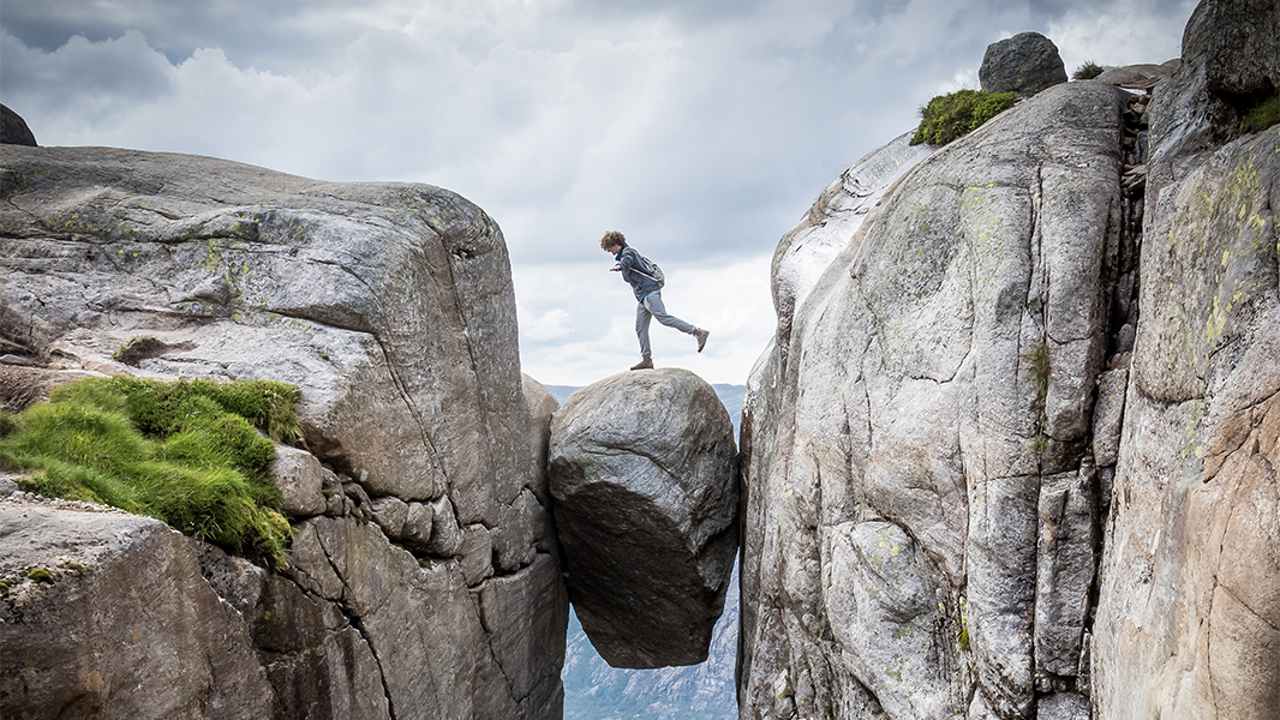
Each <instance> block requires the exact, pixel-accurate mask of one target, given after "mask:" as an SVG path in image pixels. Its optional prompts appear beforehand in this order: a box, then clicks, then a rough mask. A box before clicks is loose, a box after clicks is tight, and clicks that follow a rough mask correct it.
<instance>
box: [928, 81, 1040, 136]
mask: <svg viewBox="0 0 1280 720" xmlns="http://www.w3.org/2000/svg"><path fill="white" fill-rule="evenodd" d="M1017 101H1018V94H1017V93H1012V92H1005V93H986V92H981V91H979V90H959V91H957V92H953V93H951V94H950V95H939V96H937V97H935V98H934V99H932V100H930V101H929V104H928V105H926V106H925V107H924V109H922V110H921V111H920V126H919V127H918V128H916V134H915V136H914V137H912V138H911V144H912V145H919V144H920V143H928V144H930V145H946V144H947V143H949V142H951V141H952V140H955V139H957V138H961V137H964V136H965V135H968V134H969V133H971V132H973V131H974V130H977V129H978V128H979V127H980V126H981V125H982V124H983V123H985V122H986V121H988V120H990V119H991V118H993V117H995V116H996V115H999V114H1000V113H1002V112H1004V111H1005V110H1008V109H1009V108H1010V107H1013V104H1014V103H1016V102H1017Z"/></svg>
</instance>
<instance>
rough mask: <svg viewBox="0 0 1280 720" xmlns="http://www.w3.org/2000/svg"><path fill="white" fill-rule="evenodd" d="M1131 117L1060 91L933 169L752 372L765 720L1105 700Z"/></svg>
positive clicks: (751, 507) (957, 148) (749, 482)
mask: <svg viewBox="0 0 1280 720" xmlns="http://www.w3.org/2000/svg"><path fill="white" fill-rule="evenodd" d="M1128 102H1129V101H1128V99H1127V95H1126V94H1125V93H1123V91H1120V90H1118V89H1116V88H1114V87H1112V86H1109V85H1104V84H1102V83H1076V84H1070V85H1065V84H1064V85H1060V86H1057V87H1053V88H1050V89H1048V90H1046V91H1044V92H1041V93H1040V94H1038V95H1037V96H1035V97H1034V98H1031V99H1029V100H1027V101H1026V102H1024V103H1022V104H1020V105H1018V106H1016V107H1014V108H1013V109H1011V110H1009V111H1008V112H1006V113H1005V114H1002V115H1001V116H999V117H997V118H996V119H995V120H993V121H990V122H989V123H988V124H987V125H985V126H984V127H982V128H980V129H979V130H977V131H975V132H974V133H972V134H970V135H968V136H966V137H964V138H962V139H961V140H959V141H957V142H955V143H953V144H951V145H949V146H947V147H945V148H943V149H941V150H938V151H937V152H936V153H935V154H933V155H932V156H930V157H928V158H927V159H925V160H923V161H922V162H920V163H919V164H918V165H916V166H915V167H914V168H913V169H911V170H910V171H909V172H908V173H907V174H906V176H905V177H903V178H902V179H901V180H899V181H898V183H897V185H896V186H895V187H894V188H893V189H892V190H890V191H889V192H888V193H887V194H886V196H885V197H884V199H883V200H882V201H881V206H880V208H879V209H878V210H877V212H876V213H875V214H874V215H873V216H872V217H870V218H868V219H867V220H865V221H864V222H863V224H862V227H861V229H860V230H859V231H858V232H857V233H856V234H855V235H854V236H853V238H851V241H850V242H849V243H848V244H847V245H846V246H845V247H844V249H843V250H842V251H841V253H840V254H839V255H837V256H836V257H835V259H834V260H833V261H832V262H831V263H830V265H829V266H828V267H827V269H826V271H825V273H824V274H823V275H822V277H821V279H820V280H819V281H818V282H817V284H816V285H815V287H814V288H813V290H812V292H810V294H809V295H808V298H807V299H806V300H805V301H804V302H803V304H801V305H800V306H799V307H798V308H797V309H796V311H795V319H794V321H793V323H792V327H791V332H790V337H789V338H787V339H786V340H785V342H786V350H785V351H784V350H783V349H782V347H781V344H782V343H783V342H784V339H783V338H781V337H780V338H779V339H778V342H779V347H777V348H776V349H774V350H773V351H772V352H771V353H770V354H769V355H767V356H766V357H765V358H764V359H763V360H762V362H761V364H760V365H759V366H758V367H757V369H756V371H755V372H754V373H753V377H752V380H751V384H750V385H749V387H748V393H749V399H748V402H747V405H746V413H745V416H744V432H743V452H744V456H745V460H744V492H745V494H746V502H745V506H744V507H745V517H744V528H745V537H744V557H743V567H742V593H743V624H742V629H743V636H742V640H741V645H740V651H741V655H740V660H741V672H740V674H739V683H740V693H741V694H740V698H741V702H742V706H743V708H744V711H743V717H749V718H757V717H758V718H765V717H779V718H790V717H800V718H825V717H849V718H856V717H888V718H903V719H907V718H923V717H928V718H962V717H967V718H987V717H999V718H1017V717H1030V716H1032V714H1033V713H1034V712H1035V709H1036V707H1037V706H1038V705H1040V704H1041V703H1042V701H1045V698H1046V697H1047V696H1048V694H1050V693H1057V694H1061V695H1070V696H1075V699H1074V700H1073V699H1071V698H1069V697H1062V698H1057V699H1055V700H1053V701H1052V702H1051V703H1050V704H1051V706H1052V707H1059V706H1061V707H1069V706H1073V703H1075V704H1078V703H1077V701H1084V702H1086V703H1087V700H1086V699H1085V698H1084V697H1083V696H1081V695H1080V694H1079V690H1080V687H1081V679H1080V675H1081V672H1080V666H1081V660H1082V658H1084V657H1086V655H1085V637H1084V636H1085V632H1084V631H1085V627H1086V622H1087V618H1088V614H1089V611H1090V601H1089V597H1090V595H1089V591H1090V588H1091V586H1092V584H1093V579H1094V571H1095V566H1096V562H1095V561H1094V553H1095V551H1096V539H1097V537H1098V535H1099V533H1100V529H1099V524H1098V516H1097V513H1096V511H1095V506H1096V502H1097V495H1098V486H1099V480H1098V470H1097V468H1096V464H1095V462H1094V461H1093V459H1092V457H1091V452H1090V449H1091V446H1092V442H1091V441H1092V437H1091V433H1092V427H1093V424H1094V421H1093V403H1094V395H1095V387H1096V385H1097V382H1098V380H1099V378H1100V376H1101V374H1102V373H1103V371H1104V370H1105V369H1106V367H1107V360H1108V355H1109V353H1110V350H1111V348H1110V347H1109V344H1110V338H1111V335H1112V332H1113V330H1114V328H1113V327H1112V326H1113V317H1112V313H1111V306H1112V303H1113V295H1114V288H1115V286H1116V284H1117V278H1118V277H1119V276H1120V275H1121V274H1122V273H1121V270H1122V257H1121V255H1122V252H1121V249H1122V247H1124V243H1123V239H1122V237H1121V236H1122V232H1121V228H1122V225H1123V223H1122V218H1123V215H1124V201H1123V198H1122V192H1121V187H1120V184H1119V182H1118V178H1119V177H1120V176H1121V172H1122V169H1123V165H1124V161H1125V158H1124V157H1123V155H1122V147H1123V137H1124V111H1125V110H1126V108H1127V107H1128ZM780 327H781V323H780ZM1086 664H1087V663H1086Z"/></svg>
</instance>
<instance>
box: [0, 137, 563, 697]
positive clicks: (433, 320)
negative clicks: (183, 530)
mask: <svg viewBox="0 0 1280 720" xmlns="http://www.w3.org/2000/svg"><path fill="white" fill-rule="evenodd" d="M0 200H2V201H3V202H0V355H10V356H16V357H17V358H21V359H22V360H24V361H25V362H28V363H33V364H36V365H39V366H44V367H46V368H49V369H54V370H56V369H74V370H77V371H80V372H81V373H82V374H83V372H84V371H89V372H97V373H105V374H131V375H137V376H142V377H155V378H160V379H175V378H214V379H227V380H230V379H241V378H265V379H272V380H280V381H285V382H290V383H294V384H296V385H298V386H300V387H301V388H302V400H301V403H300V405H299V407H298V412H299V417H300V420H301V423H302V426H303V431H304V435H305V440H304V443H303V444H304V445H305V446H306V448H307V450H309V451H310V453H312V454H313V455H314V457H311V456H309V455H306V454H305V453H304V454H303V455H304V457H303V458H302V459H301V460H298V459H297V458H294V459H293V461H294V463H295V465H298V464H300V466H302V467H304V468H305V469H306V471H307V472H311V473H313V474H316V475H317V476H318V478H319V479H318V480H315V481H314V482H311V484H310V485H309V486H308V487H312V490H313V491H314V490H315V489H316V487H319V488H322V492H321V496H320V497H319V498H314V497H313V498H311V499H312V500H314V501H315V502H309V503H300V504H298V505H297V506H296V507H293V508H292V510H291V518H290V520H291V524H292V526H293V534H294V544H293V552H292V554H291V557H290V567H289V568H288V569H286V570H284V571H281V572H279V573H274V572H270V571H268V570H266V569H263V568H260V567H257V566H255V565H252V564H251V563H249V562H248V561H246V560H243V559H240V558H235V557H229V556H226V555H224V554H222V553H221V552H220V551H218V550H216V549H213V548H210V547H207V546H203V545H202V544H200V543H191V544H190V547H188V546H187V544H185V543H178V544H177V545H175V544H174V543H173V542H171V541H168V540H163V535H164V534H163V533H162V532H160V530H163V528H161V529H160V530H157V529H153V528H151V526H150V525H146V528H145V529H146V534H147V537H155V538H157V539H156V540H154V541H149V542H150V545H154V546H155V547H156V548H159V550H158V552H161V555H162V557H163V558H164V559H165V563H158V564H154V565H151V564H147V562H148V561H147V560H145V559H143V560H142V561H140V562H141V563H142V564H144V565H146V572H147V573H153V574H154V573H162V572H163V571H164V568H166V567H170V566H172V567H175V568H179V569H180V570H181V572H182V573H184V575H182V577H180V578H164V577H160V578H156V577H151V576H149V578H150V581H154V584H155V586H156V587H160V588H163V587H170V586H173V587H177V586H178V585H182V584H183V583H186V584H188V585H190V584H192V583H194V585H195V586H198V587H196V588H195V589H193V590H191V592H193V593H195V596H198V597H199V598H204V599H200V600H199V602H196V601H195V600H193V601H192V606H193V607H194V608H195V609H194V610H193V611H192V612H191V613H188V615H189V617H188V616H184V617H185V618H186V619H185V620H183V621H182V622H180V623H177V624H176V625H175V624H174V623H171V622H167V621H165V620H163V617H162V615H161V614H160V613H158V612H155V611H153V608H152V607H151V606H150V605H149V604H148V603H147V602H146V601H145V599H143V598H141V597H139V598H138V599H137V600H138V601H137V602H135V603H133V609H132V611H131V612H132V614H130V611H129V609H128V608H122V609H119V608H118V612H120V613H123V614H122V615H121V617H120V620H119V623H117V627H128V628H132V632H133V634H132V635H129V637H126V638H125V640H124V644H125V645H128V644H129V640H130V638H135V639H133V640H132V642H134V643H135V644H136V643H138V642H142V641H143V639H144V638H145V637H146V636H147V635H148V634H149V633H153V632H160V631H162V630H163V631H164V632H168V633H170V634H173V635H174V640H173V643H172V644H173V645H174V646H175V647H178V646H180V647H185V648H188V649H192V648H194V649H192V650H191V652H190V653H188V654H189V655H190V656H191V657H193V658H200V657H203V658H204V660H203V661H201V662H196V663H195V665H197V666H199V668H200V669H202V672H203V671H208V672H205V675H207V676H209V677H211V678H214V679H215V680H217V678H222V680H217V681H216V682H212V681H211V682H212V684H210V683H204V684H201V683H199V682H191V683H187V684H186V686H184V687H187V688H188V690H187V691H186V692H187V693H188V695H187V696H174V697H173V698H172V702H171V703H170V704H168V705H166V706H165V708H164V709H163V710H158V711H157V712H161V714H158V715H155V717H161V716H163V717H217V716H221V715H219V713H223V714H225V713H226V711H227V709H228V708H231V709H234V708H236V707H242V708H243V707H250V706H251V705H252V706H253V707H257V706H258V705H262V706H264V707H269V708H270V712H271V713H272V714H274V715H276V716H282V717H308V718H328V717H345V716H349V715H350V714H351V713H356V715H358V716H360V717H387V718H396V719H397V720H403V719H404V718H436V717H441V718H443V717H448V718H490V717H503V718H558V717H560V712H561V702H562V700H561V698H562V690H561V685H560V678H559V674H560V667H561V664H562V662H563V650H564V628H565V625H566V623H567V613H568V605H567V600H566V595H565V591H564V587H563V584H562V581H561V572H560V566H559V560H558V555H557V551H556V548H555V539H554V533H553V532H551V531H550V515H549V511H548V510H547V507H548V505H549V496H548V494H547V490H546V478H545V474H544V473H542V472H540V470H539V467H540V460H539V458H538V457H537V456H538V453H539V450H540V447H541V446H542V445H543V443H545V427H546V425H547V423H548V422H549V414H550V413H549V412H548V411H547V409H546V408H545V407H543V406H542V404H541V403H539V402H538V400H539V399H540V398H539V397H538V396H537V393H536V392H531V391H527V390H525V389H522V376H521V374H520V367H519V358H518V351H517V332H516V313H515V300H514V294H513V290H512V285H511V273H510V266H509V261H508V258H507V253H506V247H505V243H504V241H503V238H502V233H501V231H500V230H499V228H498V226H497V224H496V223H494V222H493V220H491V219H490V218H489V217H488V216H487V215H486V214H485V213H484V212H483V211H482V210H481V209H480V208H478V207H476V206H475V205H473V204H471V203H470V202H468V201H467V200H465V199H463V198H461V197H459V196H458V195H456V194H454V193H451V192H449V191H446V190H442V189H439V188H435V187H431V186H427V185H420V184H406V183H342V184H337V183H322V182H316V181H312V180H307V179H304V178H299V177H295V176H290V175H285V174H281V173H275V172H271V171H268V170H264V169H261V168H257V167H251V166H247V165H242V164H237V163H232V162H227V161H221V160H215V159H211V158H203V157H194V156H184V155H171V154H157V153H144V152H135V151H126V150H115V149H105V148H35V147H19V146H12V145H5V146H2V147H0ZM139 340H142V342H138V341H139ZM130 343H133V344H132V345H131V344H130ZM126 346H129V347H131V348H133V349H134V351H132V352H126V353H121V352H119V351H120V350H121V349H122V348H124V347H126ZM544 392H545V391H544ZM526 395H529V397H530V399H526ZM531 408H537V409H536V410H535V409H531ZM6 502H8V503H9V509H11V510H14V512H7V513H5V514H4V516H3V518H0V536H3V537H7V538H13V537H19V534H20V533H24V532H27V531H29V530H30V528H27V527H26V524H27V523H28V522H29V521H30V519H31V517H32V515H31V510H30V508H26V507H25V506H24V507H18V505H19V503H17V502H16V501H13V500H10V501H6ZM39 512H40V513H44V514H42V515H41V517H42V518H44V519H43V520H42V522H45V523H52V524H54V525H57V524H58V523H68V524H67V525H66V526H67V527H74V526H76V525H77V523H81V522H82V519H76V517H74V515H75V512H70V513H69V512H68V511H60V512H57V513H54V512H52V511H49V512H46V511H45V510H40V511H39ZM117 524H119V522H117V521H112V522H108V523H106V524H105V525H104V527H106V526H110V527H115V525H117ZM56 532H57V531H56V530H55V533H56ZM116 539H117V540H118V538H116ZM6 542H7V541H6ZM86 542H87V543H88V544H89V546H93V547H96V545H95V543H97V542H98V541H97V540H93V539H92V538H91V539H89V540H87V541H86ZM101 542H102V543H106V544H110V542H115V540H112V539H111V538H103V539H102V540H101ZM138 544H139V543H127V546H128V547H129V548H132V549H130V550H129V552H134V550H135V549H137V548H136V547H135V546H137V545H138ZM144 544H145V543H144ZM122 547H124V546H123V545H122ZM141 550H146V548H141ZM59 552H60V553H61V555H67V556H68V558H70V556H71V555H74V554H76V553H77V552H79V553H81V554H84V553H88V552H89V550H85V549H84V548H79V549H76V548H72V547H71V546H67V548H64V549H63V550H60V551H59ZM93 553H98V551H97V550H94V551H93ZM93 553H90V554H93ZM61 555H59V554H58V553H54V554H53V555H51V556H50V557H49V558H46V560H47V561H48V562H47V563H45V564H46V565H49V566H50V567H51V568H52V572H51V575H52V577H51V578H49V580H48V581H46V582H40V583H37V584H38V585H40V587H36V585H33V584H32V581H31V580H30V579H28V580H24V581H23V587H24V588H25V590H24V591H23V592H24V593H26V594H25V595H23V596H22V597H24V598H27V599H31V598H36V597H37V596H38V597H45V598H55V597H62V598H71V600H68V601H67V603H64V604H63V605H64V606H65V607H66V608H67V610H68V612H67V614H66V615H65V617H66V618H67V620H68V621H69V622H71V623H73V626H71V627H64V628H60V631H61V632H62V635H63V637H64V638H65V637H71V638H81V639H82V643H81V646H78V647H77V646H76V644H75V643H70V642H68V643H64V645H67V646H68V652H70V653H72V654H71V655H68V656H66V657H62V658H59V657H54V656H53V655H41V656H39V658H36V657H35V656H33V655H30V654H24V655H23V656H18V655H17V654H16V653H10V652H9V651H8V649H11V648H13V647H16V646H17V643H19V637H20V633H21V632H22V631H23V623H24V622H27V621H28V620H31V621H34V620H33V619H34V618H40V622H44V623H56V622H58V621H57V619H56V618H53V617H51V616H49V614H48V607H47V606H42V607H41V611H40V612H35V606H34V605H30V604H29V605H27V606H26V607H25V610H23V611H22V612H9V614H8V615H6V616H5V617H4V622H3V623H0V650H3V652H0V657H2V658H3V660H2V661H0V715H3V716H8V715H9V714H13V715H14V716H15V717H17V716H22V715H19V708H20V709H21V711H22V712H23V713H26V714H27V715H30V716H32V717H46V716H47V717H57V716H58V713H59V712H60V711H61V709H62V708H60V707H47V708H45V707H39V706H37V705H35V704H33V701H34V699H36V698H37V697H44V696H50V697H58V693H57V692H51V691H50V689H49V688H47V687H42V683H46V684H47V683H52V682H61V680H58V678H60V677H62V676H61V675H58V674H56V673H50V672H44V670H45V669H46V668H45V666H47V667H49V668H52V667H55V666H57V665H58V664H59V663H64V662H67V663H70V662H75V663H81V665H83V663H87V662H92V663H98V665H99V666H100V667H93V668H90V667H88V665H83V667H80V666H76V667H78V670H77V672H79V670H84V671H85V672H83V673H79V674H76V675H75V679H76V682H80V681H81V680H84V678H88V679H89V680H86V681H84V682H80V685H79V686H78V688H77V690H76V693H74V695H75V697H76V698H78V699H76V702H79V703H81V704H80V705H78V706H77V707H86V708H99V709H98V710H95V711H94V712H98V713H106V715H102V716H107V715H110V714H111V713H112V710H111V708H113V707H114V708H116V709H120V708H135V707H140V705H139V704H138V703H137V702H136V701H137V698H138V697H140V696H144V695H149V694H150V695H155V694H160V691H161V690H162V689H163V691H164V692H167V693H171V694H172V693H173V692H174V691H172V687H173V686H174V683H173V679H174V678H175V677H191V676H192V673H194V672H195V671H194V670H193V669H192V668H190V667H185V666H183V665H181V662H182V661H181V660H180V659H179V655H176V654H175V655H172V656H171V659H170V660H169V661H168V662H169V665H165V664H164V661H159V660H157V661H155V662H160V663H161V665H160V666H159V668H156V667H152V665H154V663H152V664H144V663H140V664H136V665H133V664H131V663H130V662H129V661H128V660H127V656H125V655H118V656H115V655H113V653H115V652H116V651H115V650H113V649H112V648H113V647H115V646H113V645H112V643H107V644H106V645H104V646H103V647H104V648H105V650H101V651H99V650H96V649H93V648H89V646H90V645H92V644H93V643H95V642H98V641H99V640H102V638H95V637H94V634H93V633H94V628H95V627H97V626H96V625H93V624H92V623H82V624H80V625H74V623H75V618H76V617H77V616H78V615H77V613H80V614H84V612H85V610H84V608H83V607H79V609H77V607H78V606H77V605H76V603H84V602H87V598H88V597H90V595H86V594H85V593H86V592H89V591H88V590H86V589H85V588H77V587H76V585H77V583H81V582H94V583H100V582H103V581H104V580H103V577H104V574H107V573H108V569H109V568H110V567H113V566H114V565H113V563H114V562H116V561H115V560H111V559H103V558H99V555H101V553H98V554H95V555H94V557H95V558H99V559H98V560H94V561H93V562H86V561H84V560H83V559H82V560H76V559H74V558H71V559H69V560H65V561H60V560H59V558H60V557H61ZM55 556H56V557H55ZM144 557H151V556H150V555H146V556H144ZM22 562H24V561H23V560H22V559H21V558H18V559H14V563H17V564H22ZM59 562H61V565H65V566H66V567H63V568H62V569H61V570H59V567H60V566H59ZM193 562H194V563H197V564H198V566H199V568H200V571H201V572H200V574H199V575H198V576H197V577H195V578H191V577H188V576H187V574H186V573H188V572H189V569H190V567H191V566H192V565H191V564H192V563H193ZM29 564H32V565H33V566H34V565H35V564H38V563H34V562H33V563H29ZM137 565H138V563H128V562H126V563H123V566H127V567H134V568H136V567H137ZM68 568H70V570H68ZM15 588H16V586H15ZM124 590H128V592H132V590H129V589H128V588H122V591H124ZM128 592H124V593H123V594H120V595H119V597H121V598H123V597H124V596H125V595H127V594H128ZM185 592H186V591H184V593H185ZM134 594H136V593H134ZM154 595H155V598H154V599H155V600H156V601H157V604H160V601H162V600H164V599H165V593H163V592H159V591H157V592H156V593H154ZM111 597H116V596H111ZM15 598H17V594H16V591H15V592H8V593H7V595H6V598H5V602H7V603H9V610H12V609H13V607H12V606H13V603H14V602H15ZM75 598H81V599H80V600H75ZM205 607H208V608H213V609H216V612H215V614H216V615H217V618H210V617H209V615H208V613H203V612H201V608H205ZM93 617H95V618H96V617H98V616H97V615H94V616H93ZM95 622H96V620H95ZM206 623H216V632H217V633H219V634H217V636H216V640H217V642H214V643H213V644H212V645H210V647H212V648H213V651H212V654H210V653H205V652H204V651H203V650H200V649H199V648H202V647H204V645H201V644H200V643H204V642H205V641H206V640H208V638H206V637H205V636H208V635H210V632H212V631H211V630H210V628H211V627H214V626H209V625H206ZM50 627H53V626H50ZM27 629H28V630H30V629H31V628H27ZM95 647H96V646H95ZM86 649H88V650H90V652H88V653H84V652H83V651H85V650H86ZM94 652H97V653H98V654H97V655H94V654H93V653H94ZM77 653H80V654H77ZM202 653H204V654H202ZM238 656H246V657H250V658H254V659H256V662H257V663H258V668H248V669H246V670H236V671H235V673H230V674H228V672H229V671H228V672H223V673H222V674H221V675H219V674H218V673H217V672H213V671H210V670H209V668H210V667H216V666H217V663H213V664H212V665H210V663H211V662H212V660H210V658H216V659H218V660H219V661H221V660H222V659H223V658H229V657H238ZM77 658H79V659H77ZM36 659H39V661H40V662H41V663H44V665H45V666H42V667H36V666H35V665H33V664H32V662H34V660H36ZM193 667H194V666H193ZM108 669H109V670H110V673H107V672H106V671H107V670H108ZM94 672H97V675H94ZM67 677H72V676H70V675H68V676H67ZM107 677H110V679H111V682H104V681H102V679H104V678H107ZM95 678H98V680H95ZM226 678H232V680H227V679H226ZM236 678H239V679H236ZM262 678H265V681H266V682H265V684H264V683H263V682H262V681H261V680H262ZM219 683H221V684H219ZM236 693H240V694H241V695H243V696H244V697H237V695H236ZM219 708H221V709H219ZM252 714H253V715H254V716H259V715H260V713H258V712H254V713H252ZM117 716H118V715H117ZM133 716H135V717H143V716H144V715H133ZM230 716H234V712H233V713H232V714H231V715H230Z"/></svg>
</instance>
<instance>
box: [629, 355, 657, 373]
mask: <svg viewBox="0 0 1280 720" xmlns="http://www.w3.org/2000/svg"><path fill="white" fill-rule="evenodd" d="M631 369H632V370H652V369H653V358H651V357H649V356H648V355H646V356H644V357H642V358H640V362H638V363H636V364H635V365H632V366H631Z"/></svg>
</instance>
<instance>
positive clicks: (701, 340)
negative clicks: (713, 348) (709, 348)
mask: <svg viewBox="0 0 1280 720" xmlns="http://www.w3.org/2000/svg"><path fill="white" fill-rule="evenodd" d="M710 334H711V333H709V332H707V331H706V330H703V329H702V328H698V329H697V331H695V332H694V333H693V336H694V337H696V338H698V352H702V348H704V347H706V344H707V336H708V335H710Z"/></svg>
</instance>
